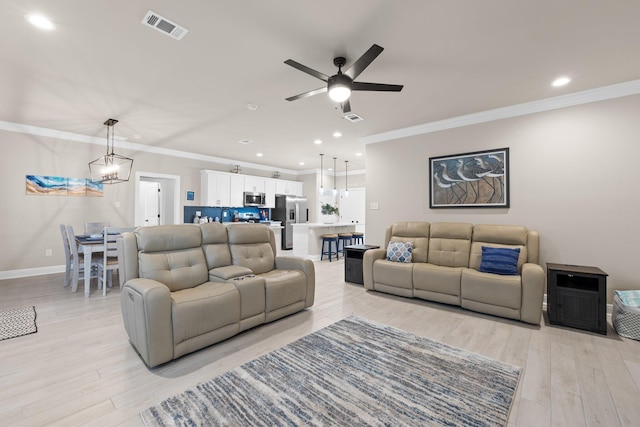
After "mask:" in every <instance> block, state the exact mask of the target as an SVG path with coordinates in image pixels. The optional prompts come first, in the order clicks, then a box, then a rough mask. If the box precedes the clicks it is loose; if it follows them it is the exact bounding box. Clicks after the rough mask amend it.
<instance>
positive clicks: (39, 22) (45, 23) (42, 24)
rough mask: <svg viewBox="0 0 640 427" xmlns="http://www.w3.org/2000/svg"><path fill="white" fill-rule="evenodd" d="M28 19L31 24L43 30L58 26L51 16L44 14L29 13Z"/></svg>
mask: <svg viewBox="0 0 640 427" xmlns="http://www.w3.org/2000/svg"><path fill="white" fill-rule="evenodd" d="M27 20H28V21H29V22H30V23H31V25H35V26H36V27H38V28H42V29H43V30H53V29H54V28H55V27H56V26H55V25H53V22H51V20H50V19H49V18H47V17H45V16H42V15H27Z"/></svg>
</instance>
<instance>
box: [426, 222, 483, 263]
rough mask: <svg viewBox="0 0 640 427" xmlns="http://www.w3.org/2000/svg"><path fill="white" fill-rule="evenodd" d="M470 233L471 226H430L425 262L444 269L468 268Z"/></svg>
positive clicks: (438, 224) (445, 224)
mask: <svg viewBox="0 0 640 427" xmlns="http://www.w3.org/2000/svg"><path fill="white" fill-rule="evenodd" d="M472 233H473V225H472V224H467V223H454V222H438V223H433V224H431V231H430V234H429V256H428V257H427V262H428V263H429V264H435V265H440V266H444V267H468V266H469V252H470V250H471V235H472Z"/></svg>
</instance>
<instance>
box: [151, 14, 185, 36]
mask: <svg viewBox="0 0 640 427" xmlns="http://www.w3.org/2000/svg"><path fill="white" fill-rule="evenodd" d="M142 23H143V24H144V25H147V26H149V27H151V28H154V29H156V30H158V31H160V32H162V33H164V34H166V35H168V36H169V37H172V38H174V39H176V40H182V38H183V37H184V36H185V35H186V34H187V33H188V32H189V30H187V29H186V28H184V27H181V26H180V25H178V24H176V23H175V22H171V21H169V20H168V19H167V18H164V17H162V16H160V15H158V14H157V13H155V12H154V11H152V10H150V11H149V12H147V14H146V15H145V17H144V19H143V20H142Z"/></svg>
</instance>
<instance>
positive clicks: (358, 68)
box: [344, 44, 384, 80]
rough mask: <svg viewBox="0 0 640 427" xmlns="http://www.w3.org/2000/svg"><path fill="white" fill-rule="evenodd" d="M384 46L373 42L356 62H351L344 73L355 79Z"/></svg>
mask: <svg viewBox="0 0 640 427" xmlns="http://www.w3.org/2000/svg"><path fill="white" fill-rule="evenodd" d="M383 50H384V48H382V47H380V46H378V45H377V44H374V45H373V46H371V47H370V48H369V50H368V51H366V52H365V53H364V55H362V56H361V57H360V58H358V60H357V61H356V62H354V63H353V64H351V65H350V66H349V68H347V69H346V71H344V73H345V74H346V75H348V76H349V77H351V79H353V80H355V78H356V77H358V76H359V75H360V73H362V72H363V71H364V69H365V68H367V67H368V66H369V64H371V63H372V62H373V60H374V59H376V58H377V57H378V55H380V54H381V53H382V51H383Z"/></svg>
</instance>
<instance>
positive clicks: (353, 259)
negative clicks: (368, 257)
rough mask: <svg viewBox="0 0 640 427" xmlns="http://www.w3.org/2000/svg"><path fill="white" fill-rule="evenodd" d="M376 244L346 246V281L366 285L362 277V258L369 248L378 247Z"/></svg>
mask: <svg viewBox="0 0 640 427" xmlns="http://www.w3.org/2000/svg"><path fill="white" fill-rule="evenodd" d="M379 247H380V246H374V245H351V246H345V248H344V281H345V282H352V283H359V284H361V285H364V280H363V278H362V258H364V253H365V252H366V251H368V250H369V249H377V248H379Z"/></svg>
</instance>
